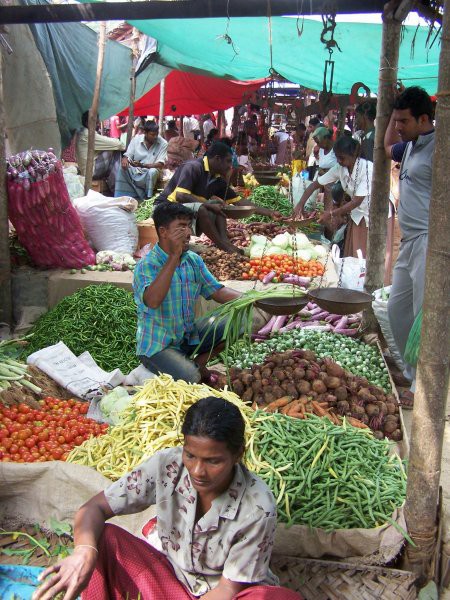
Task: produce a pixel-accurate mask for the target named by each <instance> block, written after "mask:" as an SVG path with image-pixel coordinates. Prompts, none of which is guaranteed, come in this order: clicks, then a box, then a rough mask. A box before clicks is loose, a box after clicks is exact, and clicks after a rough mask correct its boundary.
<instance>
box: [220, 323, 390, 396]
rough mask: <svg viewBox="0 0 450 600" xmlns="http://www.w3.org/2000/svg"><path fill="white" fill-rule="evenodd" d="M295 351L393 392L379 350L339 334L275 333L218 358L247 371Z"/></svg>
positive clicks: (240, 345)
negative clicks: (310, 354)
mask: <svg viewBox="0 0 450 600" xmlns="http://www.w3.org/2000/svg"><path fill="white" fill-rule="evenodd" d="M294 348H305V349H306V350H312V351H313V352H314V353H315V354H316V355H317V357H318V358H325V357H326V356H329V357H331V358H332V359H333V360H334V361H335V362H337V364H338V365H341V367H343V368H344V369H346V370H347V371H349V372H350V373H352V374H353V375H359V376H360V377H366V379H367V380H368V381H369V383H372V384H373V385H378V386H380V387H381V388H383V390H384V391H385V392H387V393H390V392H391V391H392V386H391V382H390V379H389V374H388V370H387V368H386V364H385V362H384V360H383V357H382V356H381V355H380V352H379V350H378V348H377V347H376V346H369V345H368V344H365V343H364V342H362V341H360V340H355V339H353V338H350V337H348V336H346V335H340V334H337V333H329V332H326V331H313V330H308V329H292V330H291V331H286V332H283V333H275V334H273V335H272V337H271V338H269V339H268V340H265V341H263V342H256V343H254V344H252V345H251V346H250V347H249V345H248V344H243V343H240V342H237V343H236V344H235V345H234V346H231V347H230V348H229V349H228V351H227V352H228V354H227V356H226V357H225V350H224V351H223V352H222V353H221V354H219V357H218V358H219V360H222V361H223V362H225V360H226V361H227V362H226V364H232V365H233V366H235V367H237V368H238V369H247V368H248V367H251V366H252V365H259V364H261V363H263V362H264V359H265V358H266V356H267V355H268V354H271V353H272V352H286V350H293V349H294Z"/></svg>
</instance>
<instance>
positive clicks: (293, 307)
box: [255, 294, 308, 316]
mask: <svg viewBox="0 0 450 600" xmlns="http://www.w3.org/2000/svg"><path fill="white" fill-rule="evenodd" d="M307 303H308V298H307V296H306V294H305V295H304V296H291V297H286V296H273V297H272V298H265V299H264V300H258V301H257V302H255V305H256V306H257V307H258V308H260V309H261V310H263V311H265V312H267V313H269V315H275V316H277V315H295V313H298V311H299V310H301V309H302V308H303V307H304V306H306V304H307Z"/></svg>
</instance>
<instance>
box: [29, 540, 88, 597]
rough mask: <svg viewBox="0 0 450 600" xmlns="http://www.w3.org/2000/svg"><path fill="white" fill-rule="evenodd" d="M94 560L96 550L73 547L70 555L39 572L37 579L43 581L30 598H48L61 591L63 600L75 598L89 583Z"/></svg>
mask: <svg viewBox="0 0 450 600" xmlns="http://www.w3.org/2000/svg"><path fill="white" fill-rule="evenodd" d="M96 562H97V552H96V551H95V550H94V548H86V547H81V546H79V547H78V548H75V550H74V552H73V554H72V555H71V556H68V557H67V558H64V559H63V560H61V561H59V562H58V563H57V564H56V565H53V566H52V567H49V568H48V569H45V571H43V572H42V573H41V575H40V576H39V580H40V581H42V580H44V579H45V581H44V583H43V584H42V585H41V586H39V588H38V589H37V590H36V591H35V592H34V594H33V596H32V600H50V599H51V598H53V597H54V596H56V594H58V593H59V592H63V591H64V592H65V595H64V600H75V598H77V597H78V596H79V594H80V592H81V591H82V590H83V589H84V588H85V587H86V586H87V584H88V583H89V579H90V578H91V575H92V572H93V571H94V568H95V563H96ZM49 575H50V577H49Z"/></svg>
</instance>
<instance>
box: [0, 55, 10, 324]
mask: <svg viewBox="0 0 450 600" xmlns="http://www.w3.org/2000/svg"><path fill="white" fill-rule="evenodd" d="M2 62H3V56H2V51H1V50H0V322H2V323H7V324H8V325H12V295H11V257H10V253H9V224H8V192H7V189H6V156H5V112H4V105H3V75H2V68H3V66H2Z"/></svg>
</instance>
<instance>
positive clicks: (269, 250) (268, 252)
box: [264, 246, 286, 256]
mask: <svg viewBox="0 0 450 600" xmlns="http://www.w3.org/2000/svg"><path fill="white" fill-rule="evenodd" d="M264 254H265V255H266V256H273V255H274V254H286V250H285V249H284V248H280V246H270V247H269V248H267V249H266V251H265V253H264Z"/></svg>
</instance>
